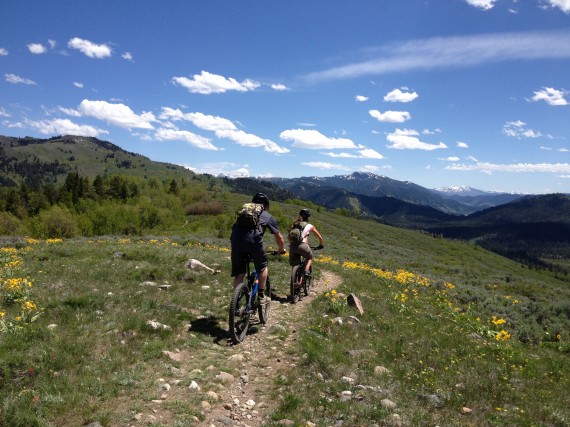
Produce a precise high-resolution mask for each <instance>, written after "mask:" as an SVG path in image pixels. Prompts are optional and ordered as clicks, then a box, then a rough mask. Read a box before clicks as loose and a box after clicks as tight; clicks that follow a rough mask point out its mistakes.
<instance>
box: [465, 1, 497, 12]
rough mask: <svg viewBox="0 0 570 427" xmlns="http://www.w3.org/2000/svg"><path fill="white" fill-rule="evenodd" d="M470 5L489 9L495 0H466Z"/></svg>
mask: <svg viewBox="0 0 570 427" xmlns="http://www.w3.org/2000/svg"><path fill="white" fill-rule="evenodd" d="M466 1H467V3H469V4H470V5H471V6H475V7H477V8H479V9H483V10H489V9H492V8H493V6H495V2H496V1H497V0H466Z"/></svg>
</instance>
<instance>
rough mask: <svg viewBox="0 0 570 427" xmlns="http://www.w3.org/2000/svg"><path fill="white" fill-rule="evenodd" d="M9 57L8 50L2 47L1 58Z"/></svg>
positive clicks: (0, 48)
mask: <svg viewBox="0 0 570 427" xmlns="http://www.w3.org/2000/svg"><path fill="white" fill-rule="evenodd" d="M6 55H8V49H6V48H3V47H0V56H6Z"/></svg>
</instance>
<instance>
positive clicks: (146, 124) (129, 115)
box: [78, 99, 156, 129]
mask: <svg viewBox="0 0 570 427" xmlns="http://www.w3.org/2000/svg"><path fill="white" fill-rule="evenodd" d="M78 110H79V112H81V114H83V115H84V116H90V117H95V118H96V119H99V120H104V121H105V122H107V123H109V124H111V125H114V126H118V127H121V128H127V129H132V128H139V129H153V128H154V127H153V125H152V124H151V123H152V122H153V121H155V120H156V118H155V117H154V114H152V113H150V112H143V113H142V114H140V115H137V114H135V113H134V112H133V110H131V109H130V108H129V107H128V106H126V105H124V104H111V103H109V102H106V101H90V100H88V99H84V100H83V101H81V104H79V109H78Z"/></svg>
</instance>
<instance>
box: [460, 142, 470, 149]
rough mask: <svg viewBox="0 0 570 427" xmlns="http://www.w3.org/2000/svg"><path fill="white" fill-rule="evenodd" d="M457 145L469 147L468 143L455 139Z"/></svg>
mask: <svg viewBox="0 0 570 427" xmlns="http://www.w3.org/2000/svg"><path fill="white" fill-rule="evenodd" d="M457 147H458V148H469V145H467V144H466V143H465V142H462V141H457Z"/></svg>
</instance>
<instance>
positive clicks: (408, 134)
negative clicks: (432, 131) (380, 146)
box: [386, 129, 447, 151]
mask: <svg viewBox="0 0 570 427" xmlns="http://www.w3.org/2000/svg"><path fill="white" fill-rule="evenodd" d="M418 136H419V133H418V132H417V131H415V130H411V129H396V130H395V131H394V132H392V133H389V134H388V135H387V136H386V139H387V140H388V142H390V143H391V145H388V148H393V149H395V150H424V151H431V150H438V149H441V148H447V145H445V144H444V143H443V142H440V143H439V144H437V145H435V144H428V143H426V142H422V141H420V139H419V138H418Z"/></svg>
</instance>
